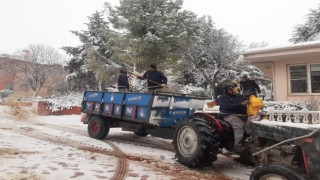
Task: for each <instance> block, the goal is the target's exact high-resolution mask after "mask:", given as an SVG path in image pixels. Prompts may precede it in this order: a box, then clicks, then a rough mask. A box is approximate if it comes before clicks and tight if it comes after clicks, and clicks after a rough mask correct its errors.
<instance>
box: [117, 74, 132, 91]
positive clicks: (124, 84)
mask: <svg viewBox="0 0 320 180" xmlns="http://www.w3.org/2000/svg"><path fill="white" fill-rule="evenodd" d="M118 90H119V92H128V91H129V81H128V76H127V70H126V69H125V68H121V69H120V73H119V77H118Z"/></svg>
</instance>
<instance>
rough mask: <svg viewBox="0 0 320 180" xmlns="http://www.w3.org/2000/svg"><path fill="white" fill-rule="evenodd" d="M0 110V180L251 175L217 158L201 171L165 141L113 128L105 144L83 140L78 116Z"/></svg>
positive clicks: (83, 128) (242, 177)
mask: <svg viewBox="0 0 320 180" xmlns="http://www.w3.org/2000/svg"><path fill="white" fill-rule="evenodd" d="M9 111H10V110H9V109H8V108H7V107H5V106H0V112H1V115H0V155H1V156H0V164H1V166H0V179H1V180H2V179H5V180H7V179H8V180H9V179H46V180H47V179H49V180H51V179H52V180H54V179H84V180H87V179H88V180H89V179H90V180H91V179H133V180H134V179H157V180H158V179H222V180H223V179H236V180H247V179H249V176H250V173H251V171H252V170H253V168H252V167H250V166H249V167H247V166H244V165H242V164H239V163H237V162H235V161H234V160H233V159H232V158H228V157H225V156H219V157H218V160H217V161H216V162H214V164H213V165H212V166H210V167H207V168H206V169H202V170H197V169H189V168H187V167H185V166H182V165H180V164H179V163H178V162H177V160H176V159H175V154H174V152H173V146H172V144H171V141H170V140H164V139H159V138H154V137H152V136H147V137H138V136H135V135H134V134H133V133H131V132H125V131H121V129H118V128H114V129H111V130H110V133H109V135H108V137H107V139H106V140H104V141H99V140H95V139H92V138H89V137H88V135H87V132H86V128H87V126H86V125H84V124H82V123H80V115H68V116H35V115H31V117H30V118H29V120H17V119H15V117H13V116H11V115H9Z"/></svg>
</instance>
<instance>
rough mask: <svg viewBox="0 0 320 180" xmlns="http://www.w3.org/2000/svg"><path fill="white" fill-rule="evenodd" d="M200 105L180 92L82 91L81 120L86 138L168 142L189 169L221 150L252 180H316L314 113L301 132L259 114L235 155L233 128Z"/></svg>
mask: <svg viewBox="0 0 320 180" xmlns="http://www.w3.org/2000/svg"><path fill="white" fill-rule="evenodd" d="M205 105H206V98H204V97H197V96H191V95H185V94H179V93H165V92H156V93H122V92H100V91H85V92H84V96H83V101H82V106H81V112H82V115H83V116H82V118H81V121H82V122H83V123H85V124H88V134H89V136H90V137H92V138H95V139H105V138H106V136H107V135H108V133H109V129H110V128H114V127H121V128H122V130H125V131H132V132H133V133H134V134H136V135H137V136H147V135H148V134H150V135H152V136H155V137H160V138H166V139H172V143H173V146H174V150H175V153H176V157H177V160H178V161H179V162H180V163H181V164H183V165H185V166H187V167H190V168H203V167H206V166H210V165H212V164H213V163H214V161H215V160H216V159H217V155H218V154H222V153H223V149H226V150H227V151H229V152H231V153H234V154H237V155H239V160H240V161H241V162H246V163H250V164H251V165H254V166H256V167H257V168H256V169H255V170H254V171H253V172H252V174H251V177H250V178H251V179H252V180H263V179H268V178H270V179H272V178H273V177H278V178H282V179H287V180H296V179H297V180H298V179H299V180H300V179H320V167H319V166H320V165H319V163H318V162H319V160H320V131H319V129H317V127H320V126H319V125H318V124H319V123H320V120H319V113H318V115H317V116H313V115H305V116H301V115H299V118H300V119H299V120H300V121H301V124H303V123H302V122H305V124H304V125H305V126H303V127H299V126H298V125H297V126H290V124H293V123H287V122H285V121H289V120H288V119H289V118H285V120H284V119H282V118H278V117H276V119H277V121H273V119H274V118H275V117H274V116H280V115H279V113H277V114H276V115H275V114H272V116H271V115H270V114H265V113H260V114H258V115H256V116H255V120H254V121H252V122H251V123H250V129H251V133H250V134H249V133H246V135H245V137H244V139H243V142H244V146H243V148H242V149H241V150H237V151H236V150H235V149H234V132H233V128H232V126H231V125H230V124H229V123H228V122H226V121H224V120H223V117H224V116H225V114H222V113H220V112H219V111H209V110H206V109H208V108H204V107H205ZM282 115H283V114H282ZM290 117H296V116H293V115H292V114H291V115H290ZM305 118H307V119H305ZM278 119H281V120H282V122H280V120H279V121H278ZM271 121H272V122H273V123H271V124H270V123H268V122H271ZM295 121H297V120H295ZM306 122H307V123H306ZM277 123H278V124H277ZM311 123H313V124H311Z"/></svg>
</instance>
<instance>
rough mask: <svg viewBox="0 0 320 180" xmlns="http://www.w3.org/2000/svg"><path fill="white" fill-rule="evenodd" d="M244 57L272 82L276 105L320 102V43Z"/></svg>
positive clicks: (252, 52)
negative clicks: (283, 102) (281, 102)
mask: <svg viewBox="0 0 320 180" xmlns="http://www.w3.org/2000/svg"><path fill="white" fill-rule="evenodd" d="M243 56H244V58H245V59H246V60H247V61H249V62H251V63H252V64H253V65H255V66H257V67H258V68H259V69H260V70H261V71H262V72H264V73H265V75H266V76H267V77H268V78H269V79H270V80H272V85H273V88H272V89H273V90H272V95H273V99H274V100H275V101H300V102H305V101H307V100H310V99H312V100H315V101H318V100H319V96H320V41H315V42H307V43H299V44H293V45H289V46H283V47H277V48H260V49H252V50H248V51H246V52H245V53H243Z"/></svg>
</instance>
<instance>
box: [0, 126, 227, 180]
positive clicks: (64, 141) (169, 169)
mask: <svg viewBox="0 0 320 180" xmlns="http://www.w3.org/2000/svg"><path fill="white" fill-rule="evenodd" d="M0 124H2V123H0ZM2 127H8V125H7V124H2V125H1V129H4V130H7V131H8V130H9V129H8V128H2ZM10 128H11V130H10V131H13V132H15V133H17V134H21V135H24V136H27V137H31V138H34V139H39V140H44V141H48V142H51V143H56V144H60V145H65V146H69V147H73V148H77V149H79V150H83V151H89V152H92V153H99V154H103V155H107V156H113V157H115V158H119V159H121V158H123V159H125V160H126V162H127V161H128V160H129V161H133V162H135V163H138V164H140V165H142V166H145V167H148V168H152V169H154V170H155V171H157V172H161V173H163V174H166V175H170V176H172V177H174V179H179V180H180V179H181V180H184V179H212V180H230V178H228V177H225V176H223V175H221V174H216V173H215V172H210V173H207V172H201V171H196V170H190V169H188V168H187V167H185V166H183V165H181V164H178V163H175V164H172V163H168V162H163V161H161V160H159V159H153V158H151V157H150V158H149V157H141V156H139V155H131V154H124V153H121V152H116V151H114V150H112V151H111V150H108V149H106V148H103V147H99V146H93V145H90V144H88V143H83V142H78V141H75V140H71V139H68V138H65V137H60V136H56V135H51V134H48V133H42V132H35V129H33V128H30V127H20V128H19V127H13V126H12V127H11V126H10ZM122 167H124V166H122ZM118 172H119V173H122V174H121V175H120V174H118V175H117V173H118ZM118 172H116V174H115V175H114V177H113V178H115V179H124V178H125V176H123V172H124V169H119V170H118Z"/></svg>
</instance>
